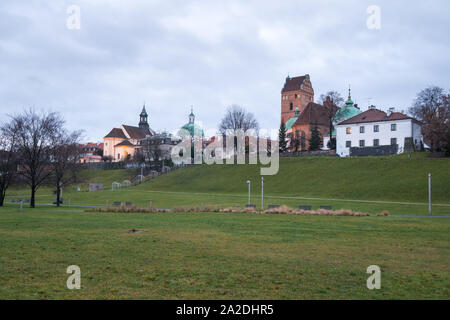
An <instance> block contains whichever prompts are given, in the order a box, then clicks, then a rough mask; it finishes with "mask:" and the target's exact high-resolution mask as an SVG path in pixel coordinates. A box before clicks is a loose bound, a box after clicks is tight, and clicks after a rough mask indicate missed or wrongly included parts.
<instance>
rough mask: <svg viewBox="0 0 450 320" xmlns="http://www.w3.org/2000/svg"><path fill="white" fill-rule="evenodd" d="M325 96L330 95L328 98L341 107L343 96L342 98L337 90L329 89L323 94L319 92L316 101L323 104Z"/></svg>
mask: <svg viewBox="0 0 450 320" xmlns="http://www.w3.org/2000/svg"><path fill="white" fill-rule="evenodd" d="M327 97H330V100H331V101H332V102H333V103H334V104H335V105H336V106H338V107H339V108H342V107H343V106H344V98H342V96H341V94H340V93H339V92H337V91H333V90H330V91H328V92H327V93H325V94H321V95H320V98H319V100H318V103H320V104H322V105H323V104H324V102H325V101H326V100H327Z"/></svg>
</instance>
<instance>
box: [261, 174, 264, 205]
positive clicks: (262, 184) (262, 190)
mask: <svg viewBox="0 0 450 320" xmlns="http://www.w3.org/2000/svg"><path fill="white" fill-rule="evenodd" d="M261 210H264V177H261Z"/></svg>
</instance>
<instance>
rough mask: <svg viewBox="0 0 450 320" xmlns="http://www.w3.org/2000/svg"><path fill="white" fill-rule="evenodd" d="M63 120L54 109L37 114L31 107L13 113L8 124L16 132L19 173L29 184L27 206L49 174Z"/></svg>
mask: <svg viewBox="0 0 450 320" xmlns="http://www.w3.org/2000/svg"><path fill="white" fill-rule="evenodd" d="M63 123H64V121H63V120H62V118H61V117H60V116H59V115H58V114H57V113H54V112H51V113H42V114H38V113H37V112H36V111H34V110H33V109H29V110H26V111H24V112H23V113H22V114H19V115H15V116H12V122H11V126H12V128H14V130H16V132H17V147H18V153H19V157H20V173H21V174H22V175H23V177H24V178H25V181H26V182H27V184H28V185H29V186H30V189H31V198H30V207H31V208H34V207H35V196H36V191H37V189H38V188H39V187H40V186H41V185H42V183H43V182H44V181H45V180H46V179H47V178H48V177H49V176H50V175H51V174H52V172H53V170H52V169H53V168H52V166H51V147H52V145H51V144H52V141H54V137H55V136H56V135H57V133H58V132H60V131H61V128H62V126H63Z"/></svg>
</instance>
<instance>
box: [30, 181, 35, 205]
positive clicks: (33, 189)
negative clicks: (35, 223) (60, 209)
mask: <svg viewBox="0 0 450 320" xmlns="http://www.w3.org/2000/svg"><path fill="white" fill-rule="evenodd" d="M35 195H36V186H35V185H34V184H32V185H31V199H30V208H34V207H35V205H34V198H35Z"/></svg>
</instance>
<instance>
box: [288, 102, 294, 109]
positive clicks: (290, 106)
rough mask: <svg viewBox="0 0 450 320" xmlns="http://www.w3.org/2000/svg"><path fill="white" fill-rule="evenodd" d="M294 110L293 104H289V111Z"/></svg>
mask: <svg viewBox="0 0 450 320" xmlns="http://www.w3.org/2000/svg"><path fill="white" fill-rule="evenodd" d="M293 109H294V104H293V103H292V102H291V103H290V105H289V110H293Z"/></svg>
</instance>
